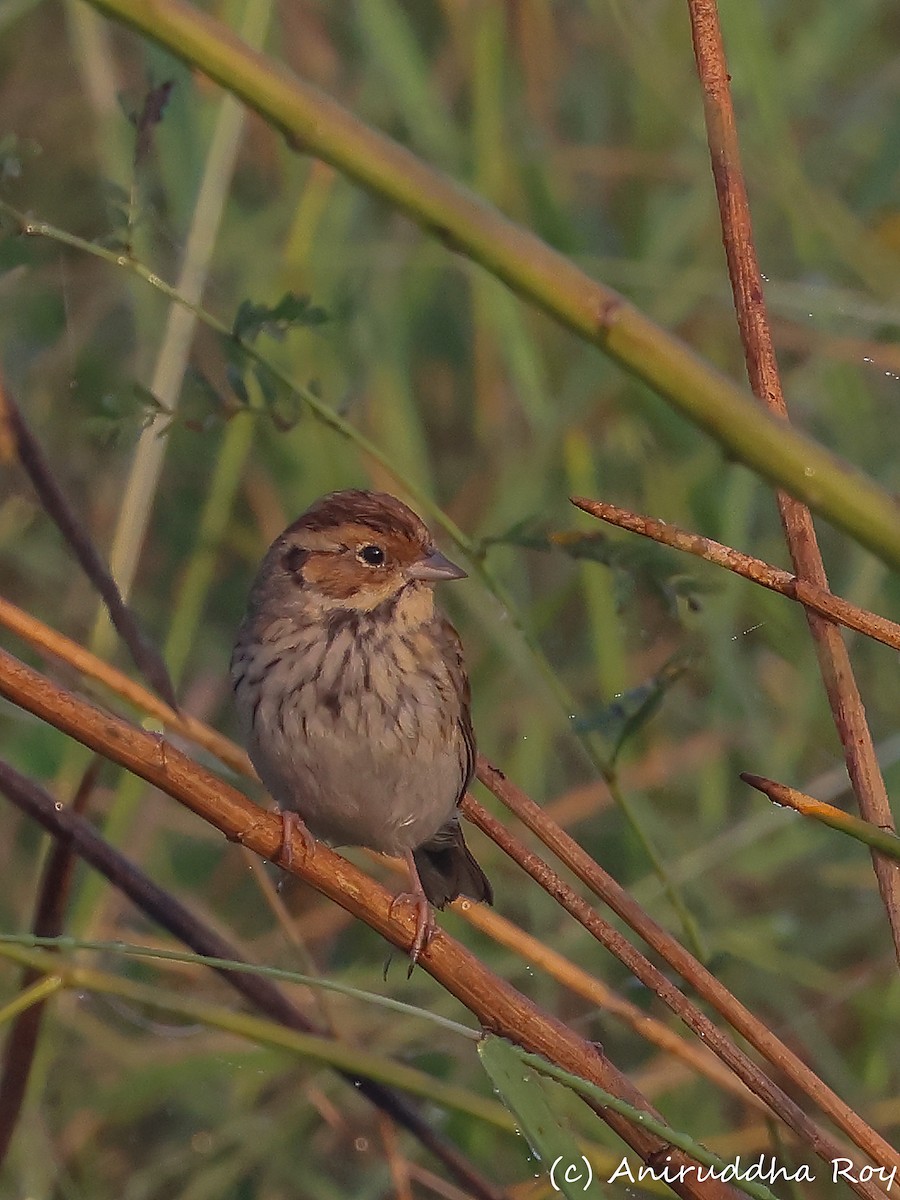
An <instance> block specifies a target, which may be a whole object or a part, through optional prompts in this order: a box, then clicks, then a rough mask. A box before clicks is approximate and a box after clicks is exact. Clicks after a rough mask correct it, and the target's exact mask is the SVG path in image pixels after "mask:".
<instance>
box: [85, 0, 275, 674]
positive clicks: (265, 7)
mask: <svg viewBox="0 0 900 1200" xmlns="http://www.w3.org/2000/svg"><path fill="white" fill-rule="evenodd" d="M271 9H272V5H271V0H247V3H246V5H245V7H244V17H243V20H242V23H241V35H242V37H243V38H244V39H245V40H246V42H247V44H248V45H261V44H262V42H263V40H264V38H265V35H266V30H267V29H268V25H269V19H270V16H271ZM243 127H244V110H243V108H242V107H241V106H240V105H239V104H238V103H237V102H236V101H235V100H234V99H233V98H232V97H230V96H228V97H226V98H225V100H224V101H223V103H222V105H221V107H220V110H219V115H218V118H217V121H216V127H215V130H214V132H213V136H212V140H211V142H210V146H209V152H208V154H207V156H206V163H205V166H204V172H203V178H202V180H201V183H200V188H199V191H198V193H197V200H196V204H195V206H194V216H193V220H192V222H191V228H190V230H189V232H188V237H187V241H186V243H185V250H184V259H183V263H182V267H181V274H180V277H179V280H178V285H177V287H176V291H177V293H178V295H179V296H183V297H185V298H186V299H187V300H190V301H192V302H194V303H197V302H198V301H199V300H200V297H201V295H202V294H203V288H204V286H205V283H206V277H207V273H208V270H209V264H210V260H211V258H212V253H213V249H214V247H215V243H216V238H217V236H218V232H219V225H220V223H221V219H222V213H223V211H224V208H225V202H226V200H227V197H228V184H229V181H230V179H231V176H232V173H233V171H234V164H235V161H236V159H237V152H238V146H239V144H240V138H241V133H242V131H243ZM195 325H196V313H195V312H194V310H193V309H192V308H191V307H190V306H185V305H182V304H178V303H175V304H173V305H172V307H171V308H170V310H169V315H168V319H167V322H166V329H165V333H164V335H163V339H162V342H161V343H160V346H159V352H158V354H157V357H156V366H155V368H154V370H153V375H152V378H151V382H150V390H151V392H152V393H153V395H154V396H155V397H156V398H157V399H158V400H159V402H160V403H161V404H162V405H163V406H164V408H166V409H168V410H169V411H170V412H171V411H174V409H175V408H176V407H177V405H178V398H179V394H180V391H181V384H182V380H183V378H184V372H185V368H186V367H187V362H188V356H189V354H190V349H191V344H192V342H193V338H194V328H195ZM170 425H171V421H170V418H169V416H168V415H167V414H165V413H158V414H157V415H156V416H155V417H154V418H153V420H152V421H151V422H150V423H149V424H148V426H147V427H146V429H144V430H143V432H142V434H141V436H140V439H139V441H138V445H137V449H136V451H135V456H134V461H133V463H132V468H131V473H130V475H129V477H128V482H127V484H126V487H125V494H124V496H123V499H122V507H121V510H120V513H119V520H118V522H117V524H116V529H115V533H114V535H113V543H112V549H111V551H110V569H111V570H112V573H113V575H114V576H115V578H116V582H117V583H118V584H119V588H120V590H121V592H122V595H123V596H125V597H127V596H128V594H129V592H130V590H131V585H132V583H133V581H134V575H135V572H136V570H137V564H138V559H139V557H140V553H141V548H142V547H143V544H144V537H145V535H146V532H147V526H148V525H149V522H150V514H151V512H152V509H153V501H154V499H155V496H156V489H157V487H158V484H159V477H160V474H161V472H162V466H163V460H164V458H165V453H166V449H167V447H168V436H167V431H168V429H169V427H170ZM109 637H110V633H109V627H108V624H107V623H106V622H105V621H104V619H103V617H102V615H101V618H100V620H99V622H98V627H97V630H96V631H95V636H94V643H93V644H94V649H95V650H96V652H97V653H98V654H101V655H103V654H104V653H105V652H106V651H107V649H108V645H109Z"/></svg>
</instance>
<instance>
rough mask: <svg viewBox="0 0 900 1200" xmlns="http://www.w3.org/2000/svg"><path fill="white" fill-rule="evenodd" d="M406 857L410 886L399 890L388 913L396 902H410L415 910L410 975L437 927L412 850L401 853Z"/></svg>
mask: <svg viewBox="0 0 900 1200" xmlns="http://www.w3.org/2000/svg"><path fill="white" fill-rule="evenodd" d="M403 857H404V858H405V859H406V866H407V868H408V870H409V880H410V883H411V884H412V888H411V890H410V891H408V892H400V893H399V895H397V896H395V897H394V899H393V900H392V901H391V907H390V909H389V910H388V915H389V916H393V915H394V909H395V907H396V906H397V905H398V904H411V905H412V906H413V908H414V909H415V912H416V936H415V938H414V940H413V944H412V947H411V949H410V952H409V958H410V964H409V974H410V975H412V973H413V967H414V966H415V965H416V963H417V962H418V961H419V955H420V954H421V953H422V951H423V950H424V948H425V947H426V946H427V945H428V943H429V941H430V940H431V937H432V935H433V934H434V932H435V930H436V929H437V924H436V923H435V920H434V910H433V909H432V907H431V902H430V901H429V899H428V897H427V896H426V895H425V889H424V888H423V887H422V880H421V879H420V878H419V872H418V870H417V868H416V860H415V859H414V858H413V852H412V850H406V851H405V852H404V854H403Z"/></svg>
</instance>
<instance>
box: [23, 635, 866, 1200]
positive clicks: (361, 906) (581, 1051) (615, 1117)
mask: <svg viewBox="0 0 900 1200" xmlns="http://www.w3.org/2000/svg"><path fill="white" fill-rule="evenodd" d="M0 695H4V696H5V697H6V698H7V699H8V700H11V701H12V702H13V703H14V704H17V705H19V706H20V707H23V708H25V709H26V710H27V711H29V712H31V713H33V714H34V715H35V716H38V717H40V719H41V720H44V721H47V722H48V723H49V724H51V725H54V726H55V727H56V728H57V729H59V730H61V731H62V732H63V733H66V734H68V735H69V736H70V737H74V738H75V739H76V740H77V741H80V742H81V743H82V744H83V745H87V746H89V747H90V748H91V749H94V750H95V751H97V752H98V753H102V754H103V755H104V756H105V757H107V758H110V759H111V760H112V761H113V762H116V763H118V764H119V765H120V766H123V767H125V768H126V769H127V770H130V771H132V772H133V773H134V774H136V775H140V776H141V778H143V779H145V780H147V782H149V783H152V784H153V785H154V786H156V787H158V788H160V789H161V790H162V791H164V792H166V793H168V794H169V795H170V796H172V797H173V798H174V799H176V800H178V801H179V802H180V803H181V804H183V805H185V806H186V807H187V808H189V809H191V811H193V812H195V813H196V814H197V815H198V816H200V817H202V818H203V819H204V820H206V821H207V822H209V823H210V824H212V825H214V826H215V827H216V828H217V829H219V830H220V832H222V833H223V834H224V835H225V836H226V837H227V838H228V839H229V840H230V841H235V842H239V843H240V844H241V845H244V846H247V847H248V848H249V849H251V850H253V851H254V852H255V853H256V854H259V855H260V856H262V857H263V858H267V859H271V858H273V857H275V856H276V855H277V854H279V851H283V847H284V830H283V827H282V822H281V820H280V819H279V817H278V816H276V815H275V814H274V813H270V812H267V811H265V810H263V809H260V808H258V807H257V806H256V805H255V804H253V803H252V802H251V801H250V800H249V799H248V798H247V797H246V796H244V795H243V794H242V793H241V792H239V791H237V790H236V789H235V788H233V787H231V786H230V785H228V784H226V783H224V782H223V781H222V780H221V779H219V778H218V777H216V776H215V775H213V774H211V773H210V772H209V771H207V770H205V769H204V768H203V767H201V766H200V765H199V764H197V763H195V762H193V761H192V760H191V759H189V758H188V757H187V756H186V755H184V754H182V753H181V752H180V751H178V750H176V749H175V748H174V747H173V746H171V745H170V744H169V743H167V742H166V741H165V740H164V739H162V738H160V737H158V736H156V735H154V734H151V733H148V732H146V731H145V730H143V729H140V728H138V727H136V726H134V725H130V724H129V723H128V722H126V721H123V720H121V719H120V718H119V717H115V716H113V715H112V714H110V713H106V712H102V711H101V710H99V709H96V708H94V707H93V706H92V705H90V704H88V703H87V702H86V701H84V700H82V699H80V698H79V697H77V696H75V695H74V694H73V693H71V692H68V691H66V690H65V689H64V688H60V687H58V686H56V685H55V684H53V683H51V681H50V680H49V679H47V678H46V677H44V676H42V675H41V674H40V673H39V672H37V671H34V670H32V669H31V668H30V667H27V666H25V664H24V663H20V662H19V661H18V660H17V659H15V658H13V657H12V655H9V654H6V653H5V652H3V651H0ZM7 773H8V769H7ZM293 840H294V844H293V846H292V847H291V848H290V851H289V855H290V858H291V860H292V866H291V868H290V869H291V871H292V872H293V873H294V874H297V875H299V876H300V877H301V878H302V879H304V880H305V881H306V882H307V883H309V884H310V885H311V886H312V887H314V888H315V889H316V890H317V891H319V892H321V893H322V894H323V895H325V896H327V897H329V898H330V899H331V900H334V901H335V902H336V903H338V904H340V905H341V907H342V908H344V909H346V910H347V911H348V912H350V913H351V914H352V915H353V916H355V917H357V918H359V919H361V920H363V921H365V922H366V923H367V924H368V925H370V926H371V927H372V928H373V929H374V930H376V931H377V932H378V933H380V934H381V935H382V936H383V937H385V938H386V939H387V940H388V941H390V942H391V943H393V944H394V945H395V946H398V947H399V948H400V949H402V950H403V951H404V952H407V953H408V952H409V950H410V947H411V946H412V944H413V941H414V939H415V932H416V930H415V917H414V914H412V913H411V912H406V911H401V910H398V909H397V908H396V906H395V905H394V904H393V902H392V897H391V895H390V894H389V893H388V892H387V891H386V890H385V889H384V888H383V887H381V886H380V885H379V884H377V883H376V882H375V881H374V880H373V879H371V878H369V877H368V876H367V875H365V874H364V873H363V872H362V871H360V870H359V868H357V867H356V866H354V865H353V864H352V863H350V862H348V861H347V860H346V859H343V858H341V857H340V856H339V855H337V854H335V853H334V852H333V851H332V850H329V849H328V848H327V847H326V846H324V845H323V844H322V843H316V846H315V850H314V852H312V853H308V852H306V850H305V847H304V844H303V841H302V839H301V837H300V836H299V834H297V835H295V836H294V839H293ZM419 964H420V965H421V966H423V967H424V969H425V970H427V971H428V972H429V974H431V975H432V976H433V977H434V978H435V979H436V980H437V981H438V982H439V983H440V984H442V986H443V987H445V988H446V989H447V990H448V991H449V992H450V993H451V994H452V995H454V996H455V997H456V998H457V999H458V1000H459V1001H460V1002H461V1003H462V1004H464V1005H465V1006H466V1007H467V1008H468V1009H469V1010H470V1011H471V1012H472V1013H473V1014H474V1015H475V1016H476V1017H477V1018H478V1019H479V1021H480V1022H481V1023H482V1025H483V1026H484V1027H485V1028H486V1029H489V1030H491V1031H492V1032H497V1033H499V1034H500V1035H501V1036H503V1037H507V1038H509V1039H510V1040H512V1041H515V1042H517V1043H518V1044H519V1045H521V1046H522V1047H523V1048H524V1049H526V1050H531V1051H534V1052H536V1053H538V1054H542V1055H543V1056H544V1057H546V1058H549V1059H550V1060H551V1061H552V1062H556V1063H557V1064H559V1065H560V1066H562V1067H564V1068H565V1069H567V1070H569V1071H572V1072H574V1073H576V1074H579V1075H580V1076H581V1077H583V1078H586V1079H588V1080H589V1081H590V1082H592V1083H596V1084H597V1085H598V1086H599V1087H601V1088H604V1089H605V1090H606V1091H610V1092H612V1093H614V1094H615V1095H618V1096H620V1097H621V1098H623V1099H625V1100H627V1101H628V1103H630V1104H632V1105H634V1106H635V1107H637V1108H640V1109H643V1110H645V1111H647V1112H651V1113H653V1114H654V1115H658V1114H656V1113H655V1110H654V1109H653V1107H652V1105H650V1104H649V1102H648V1101H647V1100H646V1098H645V1097H644V1096H643V1095H642V1094H641V1093H640V1092H639V1091H638V1090H637V1089H636V1088H635V1087H634V1086H633V1085H632V1084H631V1083H630V1081H629V1080H628V1079H627V1078H626V1077H625V1076H624V1075H622V1074H621V1073H620V1072H619V1071H618V1070H617V1069H616V1068H615V1066H614V1065H613V1064H612V1063H611V1062H610V1061H609V1059H607V1058H606V1056H605V1055H604V1054H603V1053H602V1051H601V1050H600V1048H599V1047H598V1046H597V1045H596V1044H595V1043H593V1042H589V1041H586V1040H585V1039H583V1038H581V1037H579V1036H578V1035H577V1034H576V1033H575V1032H573V1031H572V1030H571V1029H569V1028H568V1027H567V1026H565V1025H563V1024H562V1023H561V1022H560V1021H558V1020H557V1019H556V1018H555V1017H553V1016H551V1015H550V1014H549V1013H547V1012H544V1011H542V1010H541V1009H539V1008H538V1007H537V1006H536V1005H534V1004H533V1003H532V1002H531V1001H530V1000H528V998H527V997H525V996H524V995H522V993H520V992H518V991H516V989H515V988H513V987H511V986H510V985H509V984H508V983H506V982H505V981H504V980H502V979H500V978H499V977H498V976H497V975H495V974H494V973H493V972H492V971H490V970H489V969H488V968H487V967H486V966H484V964H483V963H481V962H479V960H478V959H476V958H475V957H474V955H472V954H471V953H469V951H467V950H466V949H465V948H464V947H463V946H462V945H460V943H459V942H457V941H456V940H455V939H453V938H451V937H449V935H447V934H446V933H444V932H443V930H441V929H438V930H437V932H436V933H435V934H434V936H433V937H432V938H431V939H430V941H429V943H428V945H427V946H426V947H425V948H424V949H423V951H422V953H421V955H420V957H419ZM595 1111H596V1112H597V1114H598V1116H600V1117H601V1118H602V1120H604V1121H605V1122H606V1123H607V1124H608V1125H609V1126H610V1127H611V1128H612V1129H613V1130H614V1131H615V1132H616V1133H617V1134H618V1135H619V1137H621V1138H622V1139H623V1140H624V1141H625V1142H626V1143H627V1144H628V1145H630V1146H631V1147H632V1148H633V1149H634V1151H635V1152H636V1153H637V1154H639V1155H640V1156H641V1158H642V1159H644V1161H645V1162H646V1161H653V1160H654V1158H655V1156H657V1155H658V1154H659V1153H660V1152H662V1153H666V1150H667V1148H666V1147H665V1146H664V1144H663V1143H661V1142H660V1140H659V1138H657V1137H656V1136H654V1135H652V1134H649V1133H648V1131H647V1130H645V1129H642V1128H640V1127H636V1126H634V1125H632V1124H631V1123H630V1122H629V1121H628V1120H627V1119H625V1118H623V1117H622V1116H621V1115H620V1114H617V1113H613V1112H611V1111H609V1110H606V1109H604V1108H603V1107H602V1106H595ZM672 1161H673V1169H677V1167H678V1166H679V1165H684V1166H685V1167H687V1166H689V1165H690V1160H689V1159H688V1158H687V1156H685V1155H683V1154H682V1153H681V1152H677V1153H673V1158H672ZM713 1184H714V1181H703V1182H702V1183H701V1182H699V1181H697V1180H695V1179H693V1178H691V1177H690V1175H689V1174H688V1177H687V1178H686V1179H685V1180H683V1181H679V1182H678V1183H676V1184H675V1185H673V1187H674V1190H675V1191H676V1192H677V1194H678V1195H680V1196H685V1197H690V1198H692V1200H693V1198H695V1197H696V1198H698V1200H700V1198H702V1200H714V1198H716V1200H725V1198H726V1197H732V1196H733V1194H734V1193H733V1191H732V1189H730V1188H728V1187H722V1185H721V1184H719V1183H715V1185H714V1186H713ZM860 1194H866V1195H869V1194H871V1195H877V1192H875V1193H864V1192H861V1193H860Z"/></svg>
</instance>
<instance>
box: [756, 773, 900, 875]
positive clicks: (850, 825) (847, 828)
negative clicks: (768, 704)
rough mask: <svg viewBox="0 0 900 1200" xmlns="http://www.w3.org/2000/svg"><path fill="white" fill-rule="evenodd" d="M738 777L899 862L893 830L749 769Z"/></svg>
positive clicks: (778, 801) (775, 800)
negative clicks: (871, 822)
mask: <svg viewBox="0 0 900 1200" xmlns="http://www.w3.org/2000/svg"><path fill="white" fill-rule="evenodd" d="M741 779H743V781H744V783H749V784H750V786H751V787H754V788H756V790H757V791H759V792H762V793H763V795H764V796H768V797H769V799H770V800H771V801H772V802H773V804H778V805H780V806H781V807H783V808H792V809H793V810H794V812H798V813H802V814H803V816H804V817H813V818H814V819H815V820H816V821H821V822H822V824H823V825H828V826H829V827H830V828H831V829H836V830H838V832H839V833H845V834H847V835H848V837H852V838H856V840H857V841H858V842H862V843H863V845H866V846H871V847H872V849H874V850H879V851H881V853H882V854H887V855H889V856H890V857H891V858H892V859H894V860H895V861H900V837H897V835H896V833H889V832H888V830H886V829H879V828H878V826H877V825H870V824H869V822H868V821H862V820H860V818H859V817H854V816H853V815H852V813H847V812H844V810H843V809H842V808H835V807H834V805H833V804H825V803H824V802H823V801H821V800H814V799H813V797H812V796H807V795H805V794H804V793H803V792H798V791H797V789H796V788H792V787H788V786H787V785H786V784H784V783H778V782H776V780H774V779H765V778H764V777H763V776H762V775H753V774H751V772H750V771H742V772H741Z"/></svg>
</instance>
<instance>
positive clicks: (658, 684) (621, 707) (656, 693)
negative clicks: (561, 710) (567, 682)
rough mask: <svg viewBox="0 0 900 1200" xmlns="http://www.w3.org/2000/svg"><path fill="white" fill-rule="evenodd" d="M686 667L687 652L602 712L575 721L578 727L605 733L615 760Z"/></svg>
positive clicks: (666, 664)
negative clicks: (685, 655)
mask: <svg viewBox="0 0 900 1200" xmlns="http://www.w3.org/2000/svg"><path fill="white" fill-rule="evenodd" d="M686 669H687V664H686V663H685V661H684V654H683V652H681V651H679V652H678V653H676V654H673V655H672V657H671V658H670V659H669V660H668V662H666V663H665V665H664V666H663V668H662V670H660V671H659V672H658V673H657V674H656V675H654V676H652V677H651V678H650V679H647V680H645V681H644V682H643V683H641V684H638V686H637V687H635V688H632V689H631V690H630V691H627V692H623V693H622V695H621V696H616V698H615V700H613V702H612V704H607V705H606V706H605V707H604V708H601V709H600V710H599V711H598V712H595V713H592V714H589V715H587V716H585V717H580V718H579V719H578V720H577V721H576V722H575V725H576V728H577V729H578V730H579V731H581V732H588V731H594V732H597V733H599V734H601V736H602V737H604V738H605V739H606V741H607V742H608V743H609V747H610V753H609V761H610V763H613V762H615V760H616V758H617V757H618V755H619V753H620V751H621V749H622V747H623V746H624V745H625V743H626V742H627V741H628V740H629V738H632V737H634V735H635V734H636V733H637V732H638V730H640V729H642V728H643V727H644V725H646V724H647V722H648V721H649V720H650V719H651V717H653V715H654V714H655V713H656V711H657V709H658V708H659V706H660V704H661V703H662V699H663V696H665V694H666V692H667V691H668V690H669V688H670V687H672V685H673V684H674V683H675V682H676V681H677V680H678V679H680V678H681V676H682V675H683V674H684V672H685V670H686Z"/></svg>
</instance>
